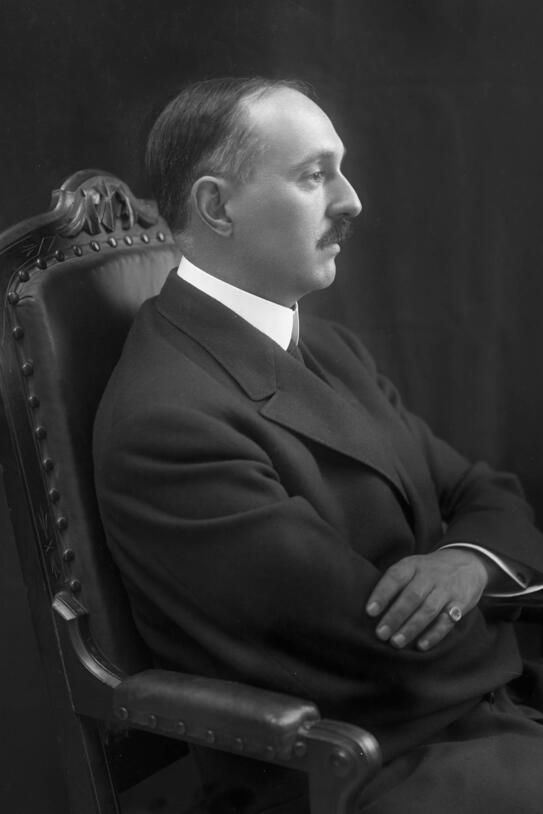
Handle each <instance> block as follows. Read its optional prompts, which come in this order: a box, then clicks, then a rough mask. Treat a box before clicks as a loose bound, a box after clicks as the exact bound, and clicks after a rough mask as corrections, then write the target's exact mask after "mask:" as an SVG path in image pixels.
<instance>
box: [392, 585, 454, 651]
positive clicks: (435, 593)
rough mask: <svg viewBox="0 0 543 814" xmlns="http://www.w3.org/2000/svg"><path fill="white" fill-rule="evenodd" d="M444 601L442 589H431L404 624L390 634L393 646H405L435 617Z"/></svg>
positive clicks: (440, 610) (441, 608)
mask: <svg viewBox="0 0 543 814" xmlns="http://www.w3.org/2000/svg"><path fill="white" fill-rule="evenodd" d="M446 602H447V597H446V596H445V594H444V593H443V591H440V590H438V589H437V588H434V590H431V591H430V592H429V594H428V595H427V596H426V598H425V599H424V600H423V601H422V603H421V604H420V605H419V607H418V608H417V609H416V610H415V611H414V613H413V614H412V615H411V616H410V617H409V618H408V619H407V621H406V622H405V624H403V625H402V626H401V627H400V628H399V629H398V631H397V632H396V633H394V634H393V635H392V637H391V639H390V643H391V644H392V645H394V647H398V648H402V647H406V646H407V645H408V644H410V643H411V642H412V641H413V640H414V639H416V638H417V637H418V636H420V634H421V633H422V632H423V631H424V630H426V628H427V627H428V626H429V625H431V623H432V622H433V621H434V620H435V619H437V617H438V616H439V614H440V613H441V612H442V610H443V608H444V606H445V604H446Z"/></svg>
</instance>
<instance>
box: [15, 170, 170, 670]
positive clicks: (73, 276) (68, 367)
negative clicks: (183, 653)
mask: <svg viewBox="0 0 543 814" xmlns="http://www.w3.org/2000/svg"><path fill="white" fill-rule="evenodd" d="M178 261H179V253H178V250H177V248H176V246H175V244H174V242H173V240H172V237H171V235H170V233H169V230H168V228H167V226H166V224H165V223H164V222H163V221H162V220H161V219H160V217H159V216H158V214H157V212H156V208H155V207H154V205H153V204H152V203H151V202H148V201H143V200H138V199H137V198H135V197H134V195H133V194H132V193H131V191H130V189H129V188H128V187H127V186H126V185H125V184H124V183H123V182H122V181H120V180H119V179H118V178H115V177H114V176H111V175H108V174H106V173H102V172H100V171H97V170H85V171H82V172H79V173H76V174H74V175H72V176H71V177H70V178H68V179H67V180H66V181H65V182H64V184H62V186H61V187H60V189H59V190H56V191H55V192H54V193H53V201H52V207H51V209H50V210H49V211H48V212H47V213H45V214H44V215H41V216H37V217H35V218H32V219H30V220H28V221H25V222H24V223H21V224H19V225H18V226H15V227H13V228H12V229H10V230H8V231H6V232H4V233H3V234H2V235H0V285H1V288H2V294H3V302H4V307H3V320H2V322H3V324H2V345H1V354H0V392H1V396H2V401H3V408H4V411H5V413H6V419H7V425H8V427H9V431H10V434H11V436H12V438H13V439H14V440H13V444H14V445H15V446H14V448H15V449H16V450H17V456H18V459H19V469H20V471H21V472H22V473H23V474H22V482H23V483H24V492H25V494H24V495H20V500H22V501H24V504H25V506H26V509H27V511H28V512H29V514H30V518H31V520H32V525H33V529H34V536H35V541H36V542H37V544H38V547H39V549H40V551H41V556H42V557H43V561H44V565H45V569H44V570H45V574H46V579H47V580H48V582H49V589H50V594H51V596H54V595H55V594H57V593H58V592H59V591H69V592H70V595H71V596H74V597H77V599H78V602H79V603H81V604H82V605H83V606H84V607H85V608H86V609H87V610H88V612H89V622H90V630H91V637H92V642H93V647H96V648H97V650H98V653H99V654H100V655H101V656H104V657H105V659H106V660H107V661H108V662H109V663H110V664H112V665H113V666H114V667H116V668H117V669H118V670H119V671H120V672H128V673H130V672H133V671H135V670H138V669H141V668H142V667H144V666H146V665H147V664H148V660H149V656H148V654H147V652H146V649H145V647H144V646H143V644H142V642H141V640H140V639H139V637H138V636H137V633H136V631H135V628H134V624H133V621H132V618H131V615H130V612H129V609H128V603H127V599H126V595H125V592H124V589H123V586H122V583H121V580H120V576H119V574H118V572H117V570H116V568H115V566H114V564H113V562H112V560H111V557H110V555H109V552H108V550H107V547H106V544H105V539H104V533H103V529H102V526H101V523H100V519H99V513H98V507H97V503H96V497H95V493H94V485H93V468H92V455H91V449H92V446H91V444H92V426H93V420H94V415H95V411H96V408H97V406H98V402H99V400H100V397H101V395H102V392H103V390H104V387H105V385H106V382H107V380H108V378H109V376H110V373H111V371H112V369H113V367H114V365H115V363H116V361H117V359H118V357H119V354H120V352H121V348H122V345H123V342H124V339H125V337H126V334H127V331H128V329H129V327H130V324H131V322H132V320H133V318H134V316H135V314H136V311H137V310H138V308H139V307H140V305H141V304H142V302H143V301H144V300H146V299H147V298H149V297H152V296H154V295H155V294H157V293H158V291H159V290H160V288H161V286H162V283H163V282H164V279H165V277H166V275H167V274H168V272H169V270H170V269H171V268H173V267H174V265H176V264H177V263H178Z"/></svg>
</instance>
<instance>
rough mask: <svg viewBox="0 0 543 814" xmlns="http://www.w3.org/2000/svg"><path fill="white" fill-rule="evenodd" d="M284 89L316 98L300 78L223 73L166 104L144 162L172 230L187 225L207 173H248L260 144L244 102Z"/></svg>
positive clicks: (189, 88) (152, 133) (178, 229)
mask: <svg viewBox="0 0 543 814" xmlns="http://www.w3.org/2000/svg"><path fill="white" fill-rule="evenodd" d="M279 88H291V89H293V90H297V91H298V92H299V93H303V94H304V95H305V96H309V97H310V98H313V97H314V93H313V91H312V89H311V88H310V86H309V85H307V84H306V83H305V82H302V81H300V80H291V79H266V78H263V77H258V76H257V77H251V78H243V77H224V78H220V79H206V80H203V81H201V82H195V83H194V84H191V85H188V86H187V87H185V88H183V90H182V91H181V92H180V93H179V94H178V95H177V96H176V97H175V99H172V101H171V102H170V103H169V104H168V105H167V106H166V107H165V108H164V110H163V111H162V113H161V114H160V116H159V117H158V119H157V120H156V122H155V124H154V125H153V128H152V130H151V132H150V134H149V139H148V142H147V151H146V156H145V165H146V172H147V179H148V182H149V186H150V188H151V190H152V193H153V195H154V197H155V198H156V201H157V204H158V208H159V210H160V213H161V214H162V216H163V217H164V218H165V219H166V221H167V222H168V224H169V226H170V228H171V229H172V231H173V232H179V231H181V230H182V229H183V228H184V227H185V226H186V224H187V218H188V203H189V196H190V191H191V189H192V185H193V184H194V182H195V181H196V180H197V179H198V178H200V177H201V176H202V175H206V174H222V175H224V174H227V175H231V176H233V177H238V178H240V179H241V180H244V179H246V178H248V177H249V175H250V172H251V170H252V168H253V166H254V161H255V159H256V157H257V155H258V152H259V147H260V146H261V145H260V142H259V140H258V138H257V137H256V135H255V134H254V133H253V132H252V131H251V127H250V125H249V122H248V120H247V117H246V115H245V111H244V110H243V106H242V105H241V102H242V101H244V100H246V99H248V98H258V97H260V96H262V95H264V94H266V93H269V92H271V91H274V90H276V89H279Z"/></svg>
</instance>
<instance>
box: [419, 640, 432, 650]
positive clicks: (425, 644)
mask: <svg viewBox="0 0 543 814" xmlns="http://www.w3.org/2000/svg"><path fill="white" fill-rule="evenodd" d="M429 647H430V642H429V641H428V639H421V640H420V642H419V648H420V650H428V648H429Z"/></svg>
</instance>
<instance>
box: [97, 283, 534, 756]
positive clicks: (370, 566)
mask: <svg viewBox="0 0 543 814" xmlns="http://www.w3.org/2000/svg"><path fill="white" fill-rule="evenodd" d="M302 328H303V336H304V340H303V344H302V350H303V353H304V355H305V358H306V362H307V368H304V367H303V366H301V365H300V363H299V362H297V361H296V360H295V359H293V358H292V357H291V356H290V355H289V354H288V353H286V352H285V351H283V350H281V349H280V348H279V347H278V346H277V345H276V344H275V343H274V342H273V341H272V340H270V339H268V338H267V337H266V336H265V335H264V334H262V333H260V332H259V331H257V330H255V329H254V328H252V327H251V326H250V325H248V324H247V323H246V322H245V321H244V320H242V319H240V318H239V317H237V316H236V315H235V314H233V313H232V312H230V311H229V310H228V309H226V308H225V307H223V306H222V305H220V304H219V303H217V302H215V301H214V300H212V299H211V298H209V297H207V296H206V295H205V294H202V293H201V292H199V291H198V290H196V289H195V288H193V287H192V286H190V285H189V284H187V283H184V282H182V281H180V280H179V279H178V277H177V276H176V275H175V274H173V275H171V276H170V277H169V278H168V280H167V282H166V284H165V286H164V289H163V291H162V293H161V294H160V296H159V297H158V298H156V299H154V300H151V301H148V302H147V303H146V304H145V305H144V306H143V308H142V310H141V312H140V314H139V316H138V318H137V320H136V322H135V325H134V326H133V329H132V331H131V333H130V336H129V338H128V341H127V343H126V346H125V349H124V352H123V355H122V358H121V360H120V362H119V364H118V367H117V369H116V370H115V372H114V375H113V376H112V378H111V381H110V383H109V386H108V388H107V391H106V393H105V395H104V398H103V401H102V404H101V407H100V410H99V414H98V417H97V423H96V432H95V461H96V483H97V489H98V496H99V501H100V506H101V511H102V514H103V520H104V524H105V528H106V530H107V535H108V539H109V543H110V546H111V550H112V551H113V554H114V556H115V558H116V560H117V562H118V564H119V566H120V569H121V571H122V574H123V576H124V579H125V581H126V585H127V587H128V590H129V593H130V597H131V600H132V603H133V607H134V613H135V617H136V620H137V623H138V625H139V627H140V629H141V632H142V634H143V636H144V638H145V639H146V641H147V642H148V644H149V646H150V647H151V649H152V650H153V652H154V653H155V654H156V657H157V659H158V661H159V662H160V664H162V665H164V666H166V667H172V668H176V669H181V670H184V671H192V672H196V673H201V674H207V675H210V676H219V677H224V678H228V679H233V680H240V681H244V682H248V683H251V684H254V685H258V686H262V687H268V688H270V689H273V690H278V691H282V692H288V693H292V694H295V695H301V696H303V697H305V698H308V699H312V700H314V701H315V702H316V703H317V704H318V706H319V708H320V710H321V713H322V714H323V715H325V716H327V717H333V718H339V719H343V720H347V721H351V722H353V723H356V724H360V725H362V726H364V727H366V728H368V729H369V730H370V731H372V732H373V733H374V734H375V735H376V736H377V737H378V739H379V740H380V742H381V745H382V747H383V750H384V754H385V759H389V758H390V757H392V756H394V755H397V754H398V753H400V752H402V751H404V750H405V749H407V748H408V747H410V746H412V745H414V744H416V743H419V742H421V741H423V740H424V739H425V738H428V737H429V736H431V735H432V734H433V733H435V732H436V731H438V730H439V729H441V728H442V727H443V726H445V725H446V724H448V723H449V722H450V721H452V720H454V719H456V718H457V717H458V716H459V715H461V714H462V713H463V712H464V711H465V710H467V709H469V708H470V707H472V706H473V705H474V704H475V703H476V702H477V701H478V699H480V697H481V696H482V695H483V694H484V693H486V692H487V691H490V690H492V689H494V688H496V687H498V686H500V685H502V684H503V683H504V682H506V681H508V680H509V679H511V678H512V677H514V676H515V675H517V674H518V673H519V671H520V669H521V662H520V657H519V654H518V651H517V647H516V643H515V639H514V634H513V632H512V630H511V625H510V624H509V623H508V622H506V621H499V620H498V621H496V620H492V621H489V620H486V619H485V618H484V616H483V614H482V613H481V612H480V610H478V609H476V610H473V611H472V612H471V613H469V614H468V615H467V616H466V618H464V619H463V620H462V621H461V622H460V623H459V624H458V625H456V627H455V629H454V630H453V632H452V633H451V634H450V635H449V636H447V637H446V639H445V640H444V641H443V642H442V643H441V644H440V645H439V646H438V647H436V648H435V649H433V650H431V651H429V652H426V653H423V652H418V651H416V650H415V649H414V648H407V649H405V650H403V651H395V650H393V649H392V648H391V647H390V645H387V644H383V643H381V642H380V641H379V640H378V639H377V638H376V636H375V632H374V628H375V621H374V620H371V619H369V618H368V617H367V615H366V613H365V611H364V605H365V602H366V600H367V598H368V596H369V593H370V591H371V590H372V588H373V587H374V585H375V584H376V582H377V580H378V579H379V577H380V575H381V574H382V573H383V571H384V569H386V568H387V567H388V566H389V565H390V564H391V563H393V562H395V561H397V560H398V559H400V558H402V557H405V556H407V555H410V554H415V553H424V552H429V551H431V550H432V549H434V548H436V547H438V546H441V545H442V544H443V543H446V542H452V541H467V542H474V543H479V544H481V545H483V546H486V547H487V548H489V549H492V550H494V551H496V552H498V553H502V554H504V555H509V556H511V557H514V558H515V559H517V560H519V561H521V562H523V563H526V564H527V565H528V566H531V567H533V568H536V569H539V570H540V571H543V547H542V540H541V537H540V535H539V533H538V532H537V531H536V530H535V529H534V527H533V526H532V524H531V514H530V510H529V509H528V507H527V506H526V504H525V503H524V501H523V499H522V497H521V495H520V492H519V489H518V485H517V483H516V480H515V479H514V478H512V477H511V476H508V475H504V474H498V473H495V472H493V471H491V470H490V469H489V468H488V467H487V466H486V465H485V464H477V465H474V466H472V465H470V464H469V463H468V462H467V461H466V460H465V459H464V458H463V457H462V456H460V455H459V454H458V453H456V452H455V451H454V450H452V449H451V448H450V447H449V446H447V445H446V444H445V443H443V442H442V441H440V440H438V439H436V438H435V437H434V436H433V435H432V434H431V432H430V431H429V429H428V428H427V427H426V426H425V424H424V423H423V422H421V421H420V420H419V419H417V418H416V417H414V416H413V415H411V414H409V413H408V412H407V411H406V410H405V409H404V407H403V406H402V404H401V401H400V399H399V396H398V394H397V392H396V390H395V389H394V387H393V386H392V385H391V384H390V383H389V382H387V381H386V380H385V379H382V378H381V377H379V376H378V374H377V372H376V370H375V367H374V365H373V362H372V361H371V358H370V357H369V356H368V354H367V352H366V351H365V350H364V349H363V347H362V346H361V345H360V343H359V342H358V341H357V339H355V338H354V337H353V336H352V335H351V334H350V333H349V332H347V331H346V330H345V329H343V328H341V327H340V326H337V325H333V324H330V323H327V322H324V321H322V320H318V319H313V318H307V319H304V320H303V325H302ZM444 523H445V524H446V530H445V531H444V530H443V529H444V526H443V524H444Z"/></svg>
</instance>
